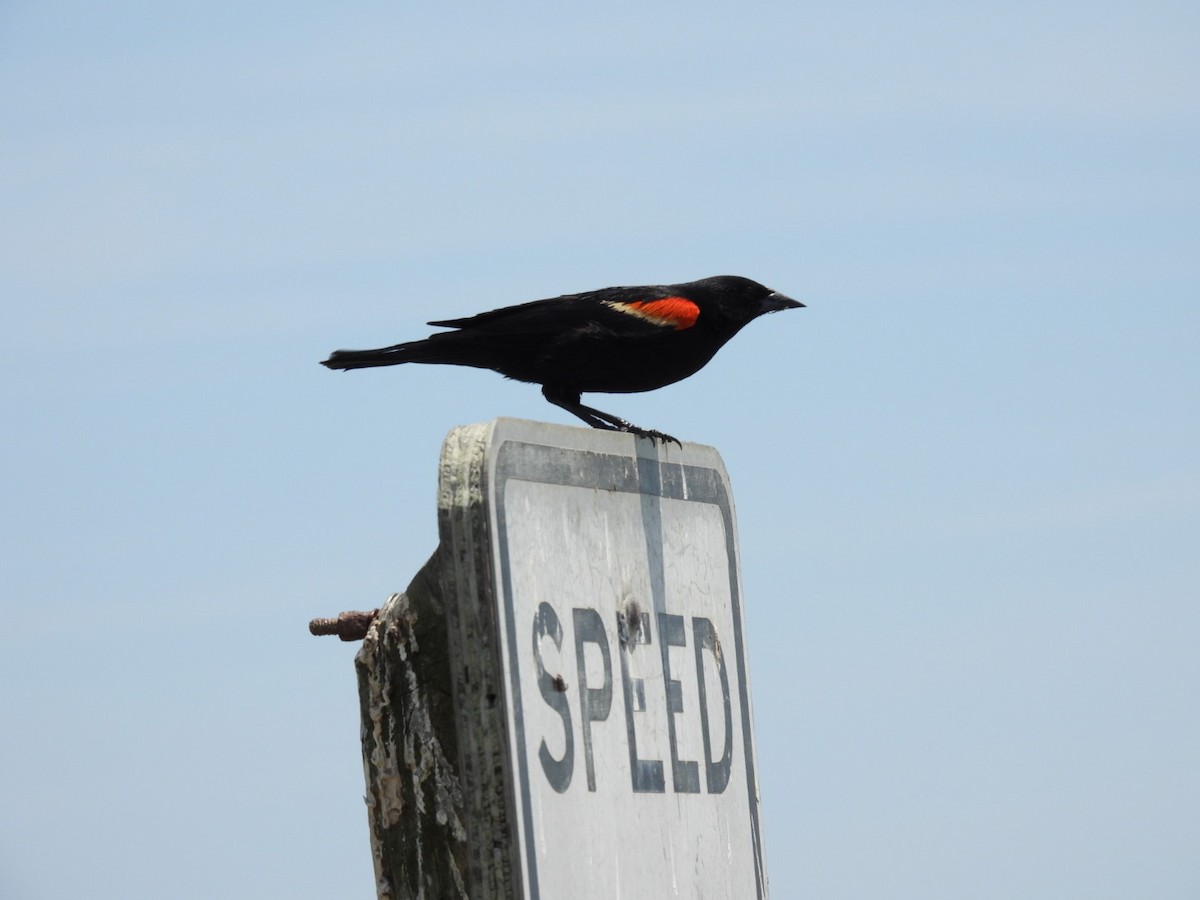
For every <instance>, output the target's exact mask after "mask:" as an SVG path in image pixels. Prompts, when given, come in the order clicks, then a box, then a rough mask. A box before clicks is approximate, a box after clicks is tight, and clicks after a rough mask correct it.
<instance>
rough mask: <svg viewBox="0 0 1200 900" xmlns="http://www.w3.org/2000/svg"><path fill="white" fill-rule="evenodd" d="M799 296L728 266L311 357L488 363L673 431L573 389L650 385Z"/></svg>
mask: <svg viewBox="0 0 1200 900" xmlns="http://www.w3.org/2000/svg"><path fill="white" fill-rule="evenodd" d="M802 306H804V304H803V303H800V302H799V301H797V300H793V299H792V298H791V297H785V296H784V295H783V294H780V293H778V292H777V291H772V290H771V289H770V288H766V287H763V286H762V285H761V284H759V283H758V282H756V281H751V280H750V279H749V278H742V277H740V276H738V275H719V276H716V277H714V278H702V279H700V280H699V281H691V282H688V283H686V284H663V285H651V286H647V287H611V288H603V289H602V290H598V291H587V292H586V293H582V294H564V295H563V296H561V297H552V298H550V299H549V300H534V301H532V302H531V303H521V304H518V305H517V306H507V307H504V308H503V309H496V310H492V311H491V312H485V313H480V314H479V315H476V316H469V317H467V318H465V319H444V320H442V321H438V322H430V323H429V324H430V325H436V326H439V327H443V328H452V329H454V330H453V331H443V332H440V333H438V334H434V335H431V336H430V337H428V338H426V339H425V340H423V341H408V342H406V343H403V344H395V345H393V346H391V347H383V348H381V349H379V350H335V351H334V352H333V354H332V355H331V356H330V357H329V359H327V360H325V361H324V362H323V363H321V365H323V366H327V367H329V368H330V369H362V368H369V367H372V366H394V365H398V364H400V363H442V364H446V365H452V366H474V367H475V368H479V369H494V370H495V371H497V372H499V373H500V374H501V375H504V376H506V377H507V378H513V379H515V380H517V381H527V382H531V383H533V384H540V385H541V386H542V394H543V395H544V396H545V398H546V399H547V400H549V401H550V402H551V403H553V404H554V405H555V406H560V407H562V408H563V409H565V410H567V412H570V413H572V414H574V415H576V416H578V417H579V418H580V419H582V420H583V421H585V422H587V423H588V424H589V425H591V426H592V427H593V428H602V429H607V430H609V431H625V432H629V433H631V434H635V435H637V436H639V437H646V438H650V439H652V440H658V441H674V442H675V443H677V444H678V443H679V441H678V439H676V438H673V437H671V436H670V435H668V434H664V433H662V432H661V431H654V430H651V429H646V428H638V427H637V426H636V425H632V424H630V423H629V422H627V421H625V420H624V419H621V418H618V417H617V416H614V415H611V414H610V413H606V412H601V411H600V410H598V409H593V408H592V407H590V406H584V405H583V404H582V403H580V402H579V397H580V394H584V393H591V392H598V393H603V394H629V393H636V392H638V391H652V390H654V389H655V388H660V387H663V386H665V385H668V384H673V383H674V382H676V381H680V380H682V379H684V378H687V377H688V376H689V375H692V374H694V373H695V372H698V371H699V370H700V369H701V368H702V367H703V366H704V364H705V363H707V362H708V361H709V360H710V359H712V358H713V355H714V354H715V353H716V352H717V351H718V350H720V349H721V347H722V346H724V344H725V342H726V341H728V340H729V339H730V338H731V337H733V336H734V335H735V334H737V333H738V332H739V331H740V330H741V329H742V326H744V325H746V324H747V323H749V322H750V321H752V320H753V319H756V318H758V317H759V316H761V315H762V314H763V313H769V312H777V311H778V310H781V309H795V308H797V307H802Z"/></svg>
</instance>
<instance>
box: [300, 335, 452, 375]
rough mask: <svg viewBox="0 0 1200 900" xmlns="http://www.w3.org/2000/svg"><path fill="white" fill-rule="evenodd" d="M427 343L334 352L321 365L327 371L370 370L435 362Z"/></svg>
mask: <svg viewBox="0 0 1200 900" xmlns="http://www.w3.org/2000/svg"><path fill="white" fill-rule="evenodd" d="M437 361H439V360H437V359H436V358H435V355H434V354H433V353H431V348H430V347H429V342H428V341H410V342H409V343H407V344H395V345H394V346H391V347H380V348H379V349H378V350H334V351H333V353H331V354H329V359H326V360H323V361H322V362H321V365H323V366H325V367H326V368H328V369H342V370H349V369H370V368H373V367H375V366H397V365H399V364H400V363H408V362H437Z"/></svg>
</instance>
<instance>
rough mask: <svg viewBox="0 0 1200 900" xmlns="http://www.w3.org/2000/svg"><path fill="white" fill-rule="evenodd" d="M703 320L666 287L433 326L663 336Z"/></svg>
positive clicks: (538, 304) (575, 297) (574, 297)
mask: <svg viewBox="0 0 1200 900" xmlns="http://www.w3.org/2000/svg"><path fill="white" fill-rule="evenodd" d="M699 317H700V307H699V306H697V305H696V304H695V303H694V302H692V301H691V300H689V299H687V298H686V297H682V296H678V295H675V294H673V293H672V292H671V291H670V290H668V289H666V288H662V287H646V288H606V289H604V290H600V291H590V292H588V293H586V294H567V295H564V296H562V297H552V298H550V299H548V300H533V301H531V302H529V303H521V304H518V305H516V306H506V307H504V308H503V309H495V310H492V311H490V312H484V313H479V314H478V315H474V316H468V317H466V318H462V319H441V320H438V321H435V322H430V323H429V324H430V325H436V326H439V327H443V328H458V329H463V330H467V331H472V332H476V333H479V334H516V333H525V334H534V333H537V334H554V333H560V332H563V331H568V330H571V329H578V328H601V329H619V330H622V331H627V332H630V333H659V332H661V331H663V330H664V329H670V330H675V331H682V330H684V329H687V328H690V327H692V326H693V325H695V324H696V320H697V319H698V318H699Z"/></svg>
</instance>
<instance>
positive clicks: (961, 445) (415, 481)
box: [0, 0, 1200, 900]
mask: <svg viewBox="0 0 1200 900" xmlns="http://www.w3.org/2000/svg"><path fill="white" fill-rule="evenodd" d="M1198 47H1200V6H1198V5H1197V4H1196V3H1194V2H1178V3H1166V2H1141V3H1136V4H1134V3H1126V4H1114V3H1101V4H1097V3H1094V2H1093V3H1082V2H1051V3H1023V2H1016V3H1004V4H998V3H997V4H963V3H961V2H960V3H943V4H939V3H927V2H919V3H913V4H892V3H870V2H849V3H841V4H836V5H831V4H819V5H814V4H805V3H785V2H774V3H753V2H747V3H740V4H736V5H734V4H729V5H727V6H726V5H718V4H711V3H688V4H683V3H678V4H675V3H672V4H665V3H663V4H646V3H621V2H618V3H607V4H600V5H598V4H587V5H586V6H585V5H583V4H571V5H567V4H561V3H555V4H549V3H547V4H529V3H510V4H492V3H489V4H481V3H466V4H445V5H435V4H420V5H417V4H406V3H399V2H392V3H379V2H366V3H350V4H347V3H340V4H332V3H327V4H316V3H311V2H295V0H293V2H290V3H286V4H285V3H270V2H268V3H263V4H257V5H254V4H252V5H249V6H248V5H246V4H240V3H237V4H235V3H228V2H221V0H217V2H212V0H209V2H204V3H198V2H184V3H170V4H163V3H150V2H142V3H137V2H120V0H118V2H113V3H106V4H93V3H53V2H49V3H32V2H25V0H8V2H5V3H3V4H2V5H0V336H2V338H3V348H4V352H3V354H2V356H0V367H2V371H0V397H2V400H0V403H2V407H0V408H2V410H3V422H4V429H3V432H4V434H3V439H2V440H0V463H2V467H3V469H2V471H3V481H2V483H0V509H3V511H4V515H3V516H2V517H0V537H2V544H0V592H2V594H0V602H2V609H3V618H4V627H3V635H2V636H0V717H2V722H0V798H3V799H2V801H0V896H3V897H5V898H14V900H46V898H60V897H67V896H72V897H78V896H85V897H88V898H121V900H141V898H161V897H176V898H204V900H211V898H214V897H238V898H240V897H247V898H264V897H289V898H331V897H337V898H343V897H347V898H352V897H370V896H372V895H373V876H372V871H371V860H370V855H369V852H368V839H367V826H366V814H365V811H364V808H363V803H362V799H361V795H362V792H363V785H362V771H361V763H360V757H359V745H358V723H357V698H356V694H355V684H354V671H353V664H352V658H353V654H354V652H355V649H356V647H355V646H352V645H343V644H340V643H338V642H336V641H332V642H331V641H330V640H324V641H318V640H316V639H314V638H312V637H310V636H309V635H308V633H307V630H306V624H307V621H308V619H309V618H310V617H312V616H316V615H326V614H332V613H336V612H338V611H339V610H342V609H354V608H370V607H372V606H375V605H378V603H379V602H381V601H382V600H383V599H384V598H385V597H386V596H387V594H388V593H389V592H391V591H393V590H400V589H402V588H403V587H404V586H405V585H406V584H407V582H408V579H409V578H410V577H411V576H412V575H413V574H414V573H415V572H416V571H417V569H418V568H419V567H420V565H421V564H422V563H423V562H424V560H425V558H426V557H427V556H428V555H429V553H430V552H431V551H432V550H433V548H434V546H435V544H436V541H437V536H436V521H435V508H434V488H435V472H436V462H437V454H438V449H439V446H440V443H441V440H442V438H443V436H444V435H445V433H446V432H447V431H448V430H449V429H450V428H451V427H452V426H453V425H455V424H459V423H467V422H476V421H486V420H488V419H491V418H493V417H495V416H498V415H507V416H517V417H525V418H537V419H546V420H549V421H554V422H562V423H566V422H569V421H573V420H571V419H570V417H569V416H567V415H566V414H565V413H562V412H561V411H559V410H556V409H554V408H553V407H551V406H549V405H548V404H546V403H545V402H544V401H543V400H542V399H541V397H540V395H539V392H538V390H537V389H536V388H535V387H530V386H526V385H519V384H515V383H511V382H505V381H504V380H502V379H501V378H499V377H498V376H495V375H492V374H491V373H487V372H478V371H473V370H451V369H438V368H433V367H425V368H421V367H404V368H399V369H391V370H385V371H375V372H368V373H351V374H348V375H342V374H335V373H330V372H328V371H326V370H324V369H323V368H321V367H320V366H318V365H317V361H318V360H320V359H322V358H324V356H325V355H326V353H327V352H328V351H329V350H332V349H334V348H335V347H345V346H349V347H355V346H378V345H381V344H386V343H392V342H395V341H398V340H401V339H405V338H414V337H421V336H423V335H425V334H426V333H428V331H427V329H426V327H425V326H424V324H423V323H424V322H425V321H427V320H428V319H436V318H446V317H449V316H457V315H466V314H469V313H473V312H476V311H479V310H483V309H488V308H492V307H494V306H499V305H504V304H509V303H515V302H519V301H523V300H529V299H535V298H538V297H545V296H551V295H554V294H559V293H563V292H567V291H577V290H585V289H589V288H596V287H602V286H605V285H610V284H639V283H646V282H671V281H684V280H690V279H693V278H698V277H702V276H706V275H712V274H722V273H737V274H743V275H747V276H750V277H753V278H756V279H757V280H759V281H762V282H764V283H766V284H769V285H771V286H772V287H775V288H777V289H779V290H782V291H784V292H785V293H788V294H790V295H792V296H795V297H798V298H800V299H802V300H804V301H805V302H806V303H807V304H808V308H807V309H804V310H800V311H796V312H789V313H786V314H784V315H780V316H772V317H770V318H769V319H766V320H763V321H761V322H757V323H755V324H753V325H752V326H750V327H749V328H748V329H747V330H746V331H745V332H743V333H742V334H741V335H740V336H739V337H738V339H737V340H735V341H734V342H733V343H732V344H731V345H730V346H729V347H727V348H726V349H725V350H723V351H722V353H721V354H720V355H719V356H718V357H717V359H716V360H715V361H714V363H713V364H712V365H710V366H709V367H708V368H707V369H706V370H705V371H704V372H702V373H701V374H699V375H698V376H696V377H694V378H692V379H690V380H689V381H687V382H685V383H683V384H680V385H677V386H674V387H671V388H668V389H666V390H663V391H660V392H656V393H653V394H647V395H642V396H636V397H617V398H612V397H593V398H592V399H593V400H596V401H597V405H599V406H600V407H601V408H603V409H606V410H612V411H614V412H617V413H619V414H620V415H623V416H626V417H628V418H630V419H632V420H633V421H636V422H638V423H640V424H643V425H646V426H648V427H655V428H660V429H662V430H664V431H668V432H670V433H673V434H677V435H680V436H682V437H685V438H688V439H691V440H695V441H698V442H702V443H708V444H712V445H714V446H716V447H717V448H719V450H720V451H721V453H722V454H723V456H724V459H725V462H726V465H727V466H728V469H729V471H730V474H731V477H732V478H733V483H734V487H735V490H736V500H737V508H738V515H739V524H740V538H741V555H742V561H743V565H744V582H745V595H746V604H747V617H748V639H749V646H750V670H751V677H752V680H753V686H754V702H755V721H756V729H757V737H758V747H759V756H760V759H759V763H760V775H761V784H762V792H763V804H764V826H765V835H766V840H767V866H768V870H769V873H770V878H771V885H772V893H773V896H774V897H775V898H777V900H789V898H799V897H813V898H821V900H836V898H849V900H855V898H912V900H931V898H946V900H955V898H963V897H971V898H1015V897H1020V898H1064V897H1078V898H1089V900H1092V898H1130V897H1153V898H1195V897H1198V896H1200V855H1198V852H1197V848H1198V847H1200V162H1198V161H1200V52H1197V48H1198ZM585 399H586V398H585Z"/></svg>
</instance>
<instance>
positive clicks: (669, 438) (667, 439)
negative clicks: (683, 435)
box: [620, 422, 683, 450]
mask: <svg viewBox="0 0 1200 900" xmlns="http://www.w3.org/2000/svg"><path fill="white" fill-rule="evenodd" d="M620 430H621V431H624V432H626V433H627V434H632V435H634V436H635V437H640V438H647V439H649V440H651V441H654V442H655V443H656V444H667V443H670V444H675V446H677V447H678V448H679V449H680V450H682V449H683V442H682V441H680V440H679V438H677V437H675V436H674V435H670V434H666V433H665V432H662V431H655V430H654V429H653V428H638V427H637V426H636V425H631V424H629V423H628V422H626V423H625V425H624V427H622V428H621V429H620Z"/></svg>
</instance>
